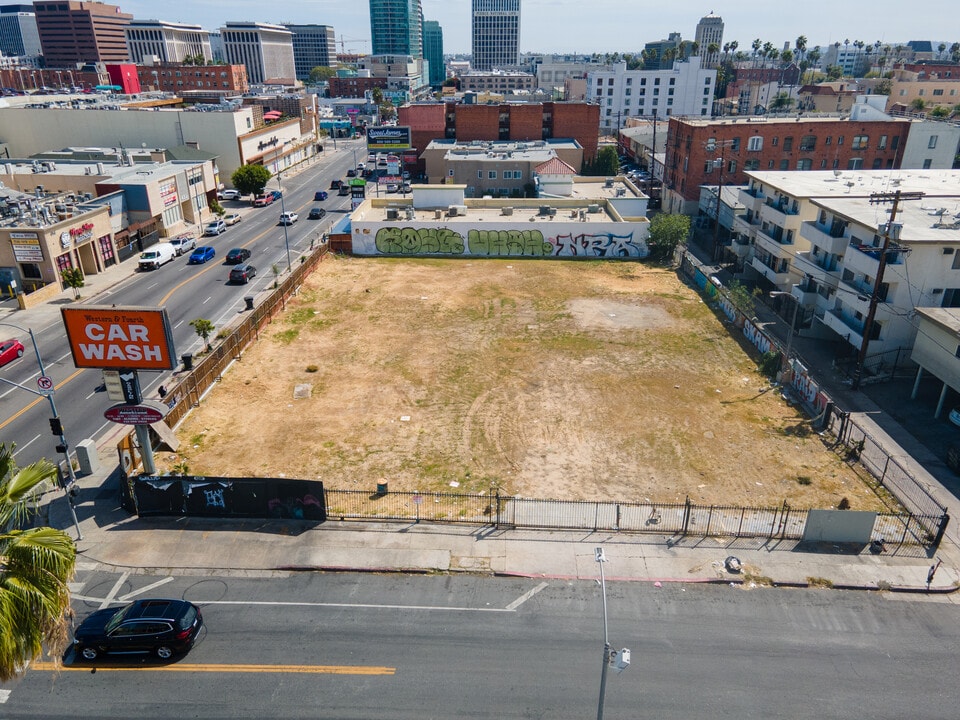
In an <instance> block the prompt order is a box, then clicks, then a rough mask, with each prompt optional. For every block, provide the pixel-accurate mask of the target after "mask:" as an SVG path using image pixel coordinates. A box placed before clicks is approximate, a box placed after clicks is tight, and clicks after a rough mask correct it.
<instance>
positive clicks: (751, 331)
mask: <svg viewBox="0 0 960 720" xmlns="http://www.w3.org/2000/svg"><path fill="white" fill-rule="evenodd" d="M743 334H744V336H745V337H746V338H747V340H749V341H750V342H751V343H752V344H753V346H754V347H755V348H756V349H757V350H759V351H760V352H761V353H767V352H770V349H771V348H772V347H773V345H772V344H771V342H770V339H769V338H768V337H767V336H766V335H764V334H763V331H762V330H761V329H760V328H758V327H757V326H756V325H755V324H754V323H753V322H752V321H747V322H746V323H744V325H743Z"/></svg>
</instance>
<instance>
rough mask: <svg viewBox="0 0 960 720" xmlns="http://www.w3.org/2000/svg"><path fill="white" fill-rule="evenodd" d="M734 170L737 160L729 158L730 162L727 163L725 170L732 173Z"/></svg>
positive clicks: (735, 169)
mask: <svg viewBox="0 0 960 720" xmlns="http://www.w3.org/2000/svg"><path fill="white" fill-rule="evenodd" d="M736 171H737V161H736V160H731V161H730V162H728V163H727V172H728V173H731V174H733V173H735V172H736Z"/></svg>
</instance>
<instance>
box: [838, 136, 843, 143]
mask: <svg viewBox="0 0 960 720" xmlns="http://www.w3.org/2000/svg"><path fill="white" fill-rule="evenodd" d="M837 145H843V135H838V136H837Z"/></svg>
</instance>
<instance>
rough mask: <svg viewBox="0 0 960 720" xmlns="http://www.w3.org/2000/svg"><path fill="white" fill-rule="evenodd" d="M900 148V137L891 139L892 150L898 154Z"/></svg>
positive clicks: (896, 136)
mask: <svg viewBox="0 0 960 720" xmlns="http://www.w3.org/2000/svg"><path fill="white" fill-rule="evenodd" d="M898 147H900V136H899V135H894V136H893V137H892V138H890V149H891V150H893V151H894V152H896V150H897V148H898Z"/></svg>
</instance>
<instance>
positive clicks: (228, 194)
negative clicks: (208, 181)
mask: <svg viewBox="0 0 960 720" xmlns="http://www.w3.org/2000/svg"><path fill="white" fill-rule="evenodd" d="M217 199H218V200H239V199H240V191H239V190H233V189H231V188H227V189H226V190H217Z"/></svg>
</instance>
